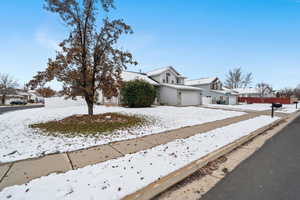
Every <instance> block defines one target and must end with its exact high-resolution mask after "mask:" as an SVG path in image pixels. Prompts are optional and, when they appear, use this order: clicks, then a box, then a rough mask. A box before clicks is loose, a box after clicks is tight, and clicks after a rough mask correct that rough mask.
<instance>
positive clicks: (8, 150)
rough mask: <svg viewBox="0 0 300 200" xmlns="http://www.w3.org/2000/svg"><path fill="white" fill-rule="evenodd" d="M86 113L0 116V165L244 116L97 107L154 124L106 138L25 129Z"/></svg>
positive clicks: (193, 109)
mask: <svg viewBox="0 0 300 200" xmlns="http://www.w3.org/2000/svg"><path fill="white" fill-rule="evenodd" d="M86 112H87V109H86V107H85V106H77V107H67V108H51V109H50V108H35V109H28V110H21V111H15V112H9V113H5V114H2V115H0V133H1V134H0V162H9V161H15V160H21V159H26V158H32V157H38V156H41V155H44V154H49V153H55V152H66V151H72V150H77V149H82V148H87V147H91V146H95V145H101V144H106V143H109V142H112V141H119V140H125V139H130V138H136V137H140V136H144V135H147V134H155V133H159V132H163V131H167V130H172V129H177V128H180V127H184V126H191V125H196V124H202V123H205V122H211V121H215V120H221V119H225V118H229V117H235V116H240V115H243V114H245V113H242V112H232V111H218V110H214V109H205V108H199V107H170V106H159V107H152V108H136V109H130V108H122V107H105V106H97V107H95V113H105V112H122V113H129V114H139V115H145V116H147V117H151V118H154V119H155V120H156V121H155V122H154V123H153V124H151V125H147V126H144V127H137V128H131V129H130V130H122V131H116V132H114V133H112V134H108V135H98V136H94V137H92V136H89V137H86V136H77V137H73V138H70V137H69V138H68V137H65V136H61V137H54V136H46V135H43V134H41V133H39V132H37V131H36V130H33V129H31V128H29V127H28V125H30V124H33V123H39V122H46V121H49V120H54V119H62V118H65V117H67V116H70V115H74V114H86Z"/></svg>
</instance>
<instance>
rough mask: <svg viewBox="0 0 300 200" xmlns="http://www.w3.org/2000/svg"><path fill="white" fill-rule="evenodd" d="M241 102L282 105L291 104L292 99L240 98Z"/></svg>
mask: <svg viewBox="0 0 300 200" xmlns="http://www.w3.org/2000/svg"><path fill="white" fill-rule="evenodd" d="M238 101H239V102H244V103H281V104H291V103H292V102H291V100H290V98H276V97H266V98H265V97H262V98H260V97H239V98H238Z"/></svg>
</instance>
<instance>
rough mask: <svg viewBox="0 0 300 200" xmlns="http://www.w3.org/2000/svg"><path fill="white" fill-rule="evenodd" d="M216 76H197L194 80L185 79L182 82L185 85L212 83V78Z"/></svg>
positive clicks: (214, 78)
mask: <svg viewBox="0 0 300 200" xmlns="http://www.w3.org/2000/svg"><path fill="white" fill-rule="evenodd" d="M216 79H217V77H211V78H199V79H194V80H186V81H185V82H184V84H185V85H206V84H210V83H212V82H213V81H214V80H216Z"/></svg>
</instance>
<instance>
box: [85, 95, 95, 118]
mask: <svg viewBox="0 0 300 200" xmlns="http://www.w3.org/2000/svg"><path fill="white" fill-rule="evenodd" d="M85 101H86V104H87V106H88V114H89V115H90V116H92V115H93V114H94V102H93V101H91V100H89V98H88V97H86V98H85Z"/></svg>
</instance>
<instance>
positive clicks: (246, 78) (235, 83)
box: [225, 68, 253, 89]
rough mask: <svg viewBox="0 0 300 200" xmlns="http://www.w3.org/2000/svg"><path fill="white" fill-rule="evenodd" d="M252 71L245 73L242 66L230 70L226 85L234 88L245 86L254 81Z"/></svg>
mask: <svg viewBox="0 0 300 200" xmlns="http://www.w3.org/2000/svg"><path fill="white" fill-rule="evenodd" d="M252 79H253V77H252V73H248V74H244V73H243V72H242V69H241V68H234V69H232V70H229V72H228V74H227V76H226V80H225V86H226V87H227V88H230V89H234V88H245V87H248V86H249V85H250V84H251V83H252Z"/></svg>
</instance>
